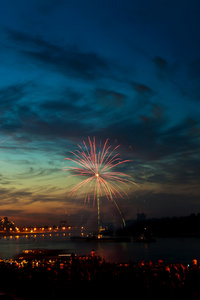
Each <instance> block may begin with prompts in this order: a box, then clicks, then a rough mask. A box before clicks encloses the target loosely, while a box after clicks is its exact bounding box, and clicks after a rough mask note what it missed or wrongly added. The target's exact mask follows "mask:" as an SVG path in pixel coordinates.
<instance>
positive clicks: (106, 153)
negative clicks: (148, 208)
mask: <svg viewBox="0 0 200 300" xmlns="http://www.w3.org/2000/svg"><path fill="white" fill-rule="evenodd" d="M88 141H89V147H88V146H87V145H86V143H85V142H84V141H83V146H80V145H78V147H79V149H77V150H75V152H71V153H72V154H73V155H74V159H72V158H65V159H67V160H69V161H71V162H73V163H75V164H76V165H77V167H66V168H64V170H67V171H70V172H71V173H72V175H71V176H69V177H72V176H78V177H86V179H83V180H82V181H81V182H80V183H78V184H77V185H76V186H74V187H73V188H72V189H71V190H70V191H69V196H73V195H75V194H76V193H77V192H78V191H80V190H81V192H82V193H84V192H85V193H86V196H85V201H86V200H88V201H89V200H90V197H91V195H93V196H92V197H93V201H94V203H95V202H97V208H98V226H99V228H100V208H99V205H100V203H99V197H101V196H104V195H105V196H106V197H107V199H108V200H109V201H111V202H113V203H114V204H115V206H116V208H117V209H118V211H119V213H120V215H121V217H122V213H121V211H120V209H119V207H118V205H117V203H116V201H115V200H114V198H117V197H118V196H119V197H121V198H123V194H125V195H126V196H128V195H127V193H126V189H127V188H128V187H129V183H131V184H135V183H134V182H133V181H132V180H131V178H130V176H129V175H127V174H125V173H122V172H115V171H114V168H116V167H117V166H119V165H122V164H124V163H127V162H130V160H122V159H121V158H120V156H119V154H118V153H116V151H117V149H118V148H119V147H120V145H118V146H116V147H115V148H114V149H113V150H111V149H110V148H111V147H110V146H108V139H107V140H106V142H105V144H104V145H103V147H102V149H101V148H99V149H97V148H96V144H95V137H94V138H93V141H91V139H90V138H89V137H88ZM135 185H136V184H135ZM122 221H123V224H124V225H125V221H124V219H123V217H122Z"/></svg>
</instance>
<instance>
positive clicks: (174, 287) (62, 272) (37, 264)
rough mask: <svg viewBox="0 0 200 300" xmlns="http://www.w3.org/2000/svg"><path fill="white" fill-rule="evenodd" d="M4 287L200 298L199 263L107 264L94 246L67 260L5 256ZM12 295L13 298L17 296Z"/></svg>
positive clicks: (24, 294)
mask: <svg viewBox="0 0 200 300" xmlns="http://www.w3.org/2000/svg"><path fill="white" fill-rule="evenodd" d="M0 291H4V292H9V293H11V294H13V295H17V296H18V297H21V298H22V299H31V300H33V299H37V300H39V299H51V300H53V299H56V300H57V299H70V297H77V299H78V297H79V296H81V297H85V298H87V300H98V299H102V298H106V299H109V298H110V297H112V298H117V299H120V297H123V299H124V298H131V299H139V300H143V299H144V300H156V299H159V300H160V299H162V300H165V299H167V300H169V299H170V300H177V299H190V300H193V299H194V300H195V299H200V266H199V265H198V263H197V261H196V260H193V262H192V264H191V266H189V265H185V264H165V263H164V262H163V261H161V260H159V261H158V262H157V263H152V262H144V261H141V262H140V263H134V262H132V261H129V263H126V264H120V263H109V262H106V261H105V260H104V259H101V258H100V257H99V256H96V255H95V252H94V251H92V252H91V255H88V256H75V255H73V254H72V255H71V257H70V258H68V259H60V258H57V259H53V260H52V259H42V260H36V259H34V260H2V261H1V262H0ZM13 299H14V298H13Z"/></svg>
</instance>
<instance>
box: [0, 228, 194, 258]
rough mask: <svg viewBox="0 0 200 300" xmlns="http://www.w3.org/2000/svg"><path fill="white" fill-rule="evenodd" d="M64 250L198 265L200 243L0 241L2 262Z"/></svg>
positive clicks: (49, 237)
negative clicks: (39, 251)
mask: <svg viewBox="0 0 200 300" xmlns="http://www.w3.org/2000/svg"><path fill="white" fill-rule="evenodd" d="M37 248H46V249H63V250H67V251H68V252H69V253H72V252H74V253H76V254H78V255H84V254H86V255H88V254H90V252H91V250H95V253H96V255H99V256H101V257H102V258H104V259H105V260H106V261H110V262H115V261H116V262H128V261H129V259H131V260H132V261H135V262H138V261H141V260H142V259H144V260H145V261H149V260H152V261H153V262H155V261H158V259H162V260H163V261H164V262H183V263H190V262H191V261H192V260H193V259H194V258H196V259H197V260H198V261H200V239H198V238H159V239H157V242H155V243H151V244H141V243H135V242H133V241H132V242H130V243H114V242H100V243H99V242H83V241H72V240H70V237H69V235H68V234H65V233H64V234H63V233H60V234H41V235H32V236H18V237H14V236H13V237H2V238H1V239H0V252H1V253H2V258H3V259H6V258H13V257H15V255H16V254H18V253H20V252H22V250H25V249H37Z"/></svg>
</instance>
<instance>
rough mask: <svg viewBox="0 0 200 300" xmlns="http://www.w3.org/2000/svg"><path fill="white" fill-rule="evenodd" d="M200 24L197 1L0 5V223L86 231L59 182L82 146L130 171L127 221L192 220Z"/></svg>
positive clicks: (199, 132) (67, 183) (88, 215)
mask: <svg viewBox="0 0 200 300" xmlns="http://www.w3.org/2000/svg"><path fill="white" fill-rule="evenodd" d="M199 16H200V2H199V1H198V0H193V1H191V0H180V1H179V0H151V1H149V0H137V1H136V0H130V1H128V0H123V1H122V0H119V1H117V0H115V1H114V0H113V1H112V0H105V1H104V0H95V1H94V0H29V1H27V0H0V34H1V39H0V60H1V61H0V63H1V68H0V76H1V80H0V99H1V100H0V142H1V144H0V161H1V163H0V216H1V217H4V216H8V217H9V219H12V220H13V221H14V222H15V224H16V225H21V224H27V223H28V224H35V225H36V224H38V225H40V224H44V225H45V224H47V225H48V224H50V225H52V224H54V223H55V224H58V223H59V221H60V220H68V221H69V222H71V223H74V224H75V223H76V222H77V223H78V222H79V223H80V222H82V221H83V222H85V219H87V221H88V220H90V219H91V220H94V218H95V216H96V207H93V203H89V204H86V205H85V206H84V201H83V199H80V198H81V197H78V195H77V197H75V198H73V199H72V198H70V197H68V191H69V189H70V188H72V186H73V185H74V184H76V183H77V182H78V181H77V179H74V178H67V177H68V175H69V174H68V172H66V171H62V168H63V167H64V166H66V165H67V161H66V160H65V157H69V156H70V155H71V154H70V151H73V150H75V149H76V148H77V144H78V143H81V142H82V141H83V140H85V141H87V138H88V136H90V137H93V136H95V137H96V139H97V140H98V141H99V142H100V141H101V143H103V142H105V140H106V139H107V138H109V144H110V145H111V147H115V146H116V145H117V144H120V145H121V147H120V149H119V152H120V155H121V157H122V158H123V159H131V160H132V161H131V163H128V164H126V165H124V168H123V169H122V168H121V171H123V172H125V173H127V174H129V175H131V176H132V178H133V180H134V181H135V182H136V183H137V184H138V185H139V186H140V187H139V188H137V187H136V186H133V187H132V188H131V190H129V191H128V193H129V197H128V198H126V197H124V198H123V199H118V204H119V206H120V208H121V211H122V213H123V215H124V217H125V219H135V218H136V213H137V210H139V211H140V212H145V213H146V214H147V216H148V217H149V218H152V217H172V216H181V215H189V214H191V213H198V212H200V189H199V182H200V159H199V150H200V149H199V146H200V116H199V115H200V114H199V113H200V17H199ZM102 207H103V208H102V218H103V217H104V219H105V221H108V220H111V221H113V220H116V219H117V218H118V217H117V212H116V211H114V208H112V206H111V205H110V204H107V203H106V201H104V200H103V199H102ZM108 216H111V219H109V217H108ZM81 220H82V221H81ZM91 222H92V221H91ZM28 224H27V225H28Z"/></svg>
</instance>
